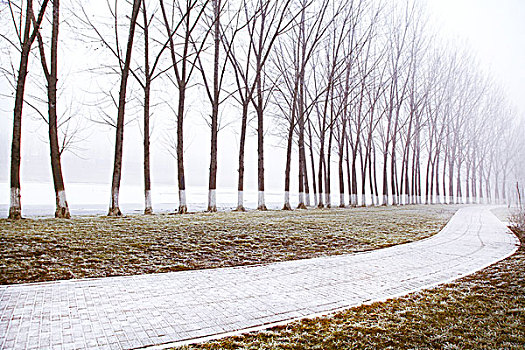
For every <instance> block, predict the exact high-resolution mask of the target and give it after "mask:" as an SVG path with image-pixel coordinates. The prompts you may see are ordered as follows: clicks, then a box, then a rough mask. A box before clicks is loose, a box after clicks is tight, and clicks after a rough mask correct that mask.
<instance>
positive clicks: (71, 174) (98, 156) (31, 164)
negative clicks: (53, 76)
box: [0, 0, 525, 215]
mask: <svg viewBox="0 0 525 350" xmlns="http://www.w3.org/2000/svg"><path fill="white" fill-rule="evenodd" d="M425 4H426V12H427V14H428V15H429V18H430V23H429V24H430V27H431V28H432V30H433V31H435V32H437V33H439V36H440V38H442V39H444V40H445V41H450V42H452V43H454V44H455V45H458V46H459V47H462V48H464V49H465V48H466V49H469V48H470V49H471V50H472V52H473V53H474V55H475V56H476V57H477V58H478V60H479V62H480V65H481V66H482V67H483V68H484V69H485V70H486V71H487V72H488V73H489V74H490V75H492V76H493V77H494V78H495V81H496V83H497V84H499V85H501V86H502V87H503V88H504V89H505V92H506V95H507V96H508V97H509V99H510V100H511V102H512V103H513V104H514V105H515V106H516V107H517V108H518V109H519V114H520V115H522V116H523V114H524V111H525V99H524V98H523V91H525V65H524V64H523V62H525V34H524V33H525V21H524V20H523V19H524V18H525V3H524V2H523V1H520V0H502V1H498V2H495V1H490V0H480V1H475V0H427V1H425ZM88 8H89V9H90V10H92V11H94V13H96V12H97V11H99V12H100V13H103V12H104V11H106V10H107V9H106V5H105V2H104V1H98V0H97V1H90V2H89V6H88ZM62 18H63V20H65V21H69V22H74V20H75V19H74V16H72V15H71V14H68V12H67V6H64V11H63V12H62ZM60 36H61V37H60V38H61V41H62V42H63V43H62V44H61V45H60V49H59V50H60V55H61V56H60V61H61V63H62V64H63V65H64V66H63V67H62V69H61V76H62V79H61V80H60V81H59V86H60V87H61V89H62V90H63V91H67V92H64V95H63V96H61V97H60V99H59V101H60V103H61V106H59V108H60V109H59V113H69V114H74V118H73V119H72V121H71V128H77V129H78V132H77V134H76V141H75V142H74V143H73V144H72V145H71V147H70V149H69V150H68V151H66V152H65V153H64V154H63V156H62V164H63V172H64V180H65V186H66V191H67V194H68V202H69V204H70V206H71V207H72V211H73V213H74V209H75V207H76V208H80V207H85V206H89V205H94V206H96V207H97V208H98V207H101V208H103V210H105V209H106V205H107V202H108V201H109V197H110V183H111V174H112V170H113V167H112V165H113V154H114V138H115V135H114V133H115V131H114V129H113V128H112V127H109V126H107V125H103V124H100V123H98V122H99V121H101V113H105V112H107V113H108V114H113V115H116V108H114V107H113V106H111V105H110V104H107V102H104V101H103V98H102V97H101V95H100V91H101V90H104V89H105V87H106V86H107V84H109V85H111V84H112V83H115V82H114V81H115V80H116V79H113V81H112V80H111V79H110V78H111V76H108V77H104V76H103V75H101V74H98V73H96V74H93V73H92V72H91V69H92V68H94V67H96V66H97V65H99V64H100V63H102V62H105V60H106V59H107V60H113V58H112V56H111V55H110V54H109V53H108V52H105V51H104V50H105V49H104V48H102V47H98V48H97V45H96V44H92V43H89V42H85V41H83V40H81V38H80V36H79V34H78V33H75V31H74V30H72V29H71V27H69V26H67V25H64V26H62V28H61V34H60ZM99 46H100V45H99ZM35 52H36V51H35ZM8 59H9V57H8V55H6V53H5V51H4V52H2V54H1V55H0V60H1V61H0V64H1V65H2V66H4V65H6V64H8V61H7V60H8ZM31 60H32V63H31V66H30V74H31V71H39V72H38V74H40V70H41V68H40V67H39V64H40V63H39V62H38V60H37V59H35V58H34V57H33V58H32V59H31ZM194 80H199V77H197V78H195V79H194ZM30 82H31V80H29V81H28V85H30V84H31V83H30ZM117 83H118V80H117ZM130 83H131V87H130V93H129V96H131V97H132V96H133V94H134V92H133V89H135V92H136V90H137V86H136V83H135V82H132V79H130ZM133 84H135V87H133ZM163 84H166V83H165V82H162V81H161V82H157V83H156V84H155V85H154V91H155V92H154V93H157V94H159V95H161V99H164V100H166V101H169V100H170V98H171V96H173V100H175V99H176V98H175V94H176V89H175V88H174V87H173V86H169V87H168V86H167V85H166V86H164V85H163ZM164 87H167V89H165V88H164ZM0 91H1V93H2V96H3V97H2V98H0V206H1V210H2V211H5V212H7V205H8V203H9V186H8V182H9V160H10V145H11V132H12V114H13V112H12V109H13V99H10V98H7V97H5V96H4V95H6V94H7V95H9V94H11V95H12V93H13V90H12V89H11V87H10V86H9V84H8V83H7V82H6V80H5V79H1V80H0ZM28 93H29V94H32V95H34V96H38V95H40V96H41V98H45V91H44V90H43V89H42V87H39V86H31V87H29V89H28ZM66 94H67V95H66ZM136 94H138V93H136ZM189 94H190V101H189V104H188V108H187V118H186V119H185V126H184V128H185V136H184V137H185V171H186V181H187V188H188V201H189V206H190V209H202V208H205V203H206V191H207V183H208V174H209V157H210V154H209V148H210V139H209V132H210V131H209V127H208V125H207V115H208V114H209V113H210V109H211V107H210V105H209V102H208V100H207V99H206V97H205V92H204V90H203V87H202V86H199V85H197V86H194V87H192V88H191V89H190V93H189ZM137 98H138V97H137ZM44 108H45V105H44ZM43 111H44V112H45V109H43ZM220 113H221V124H222V129H221V131H220V132H219V139H218V143H219V153H218V177H217V180H218V181H217V189H218V194H217V202H218V205H219V206H225V205H230V203H231V206H234V205H235V200H236V186H237V162H238V160H237V157H238V147H239V146H238V142H239V141H238V139H239V135H238V134H239V130H240V110H239V109H238V108H237V107H235V106H232V105H229V104H228V103H226V104H224V105H222V106H221V112H220ZM252 113H253V112H252ZM141 116H142V110H141V108H139V106H138V105H137V104H135V105H134V104H133V102H131V103H130V105H129V107H128V108H127V111H126V121H127V123H128V124H127V126H126V130H125V136H124V163H123V176H122V186H121V202H122V203H123V206H124V208H126V203H127V204H130V203H133V204H135V205H134V206H133V205H132V206H129V208H135V207H136V208H137V209H140V208H141V206H142V201H143V188H142V184H143V175H142V174H143V168H142V166H143V165H142V140H141V137H142V134H141V128H140V123H141V119H140V118H141ZM252 116H253V115H252ZM97 121H98V122H97ZM152 124H153V127H152V135H151V137H152V140H151V141H152V142H151V147H152V148H151V157H152V158H151V175H152V190H153V203H154V209H155V210H156V211H157V210H163V209H165V210H173V209H174V208H175V206H174V205H172V204H173V203H177V201H178V200H177V192H176V191H177V185H176V166H175V165H176V162H175V158H174V157H173V155H172V154H171V152H170V149H171V147H172V140H170V136H169V135H170V134H171V135H173V138H174V137H175V136H174V135H175V118H174V116H173V113H172V112H171V111H170V110H169V108H166V106H157V107H154V108H153V113H152ZM276 125H277V123H275V122H273V121H272V115H271V112H270V113H269V114H268V118H265V126H266V130H267V132H266V138H265V154H266V157H265V158H266V159H265V171H266V176H265V183H266V192H267V197H268V198H267V202H268V206H269V207H270V208H272V207H278V206H279V205H280V204H281V201H282V198H281V197H282V191H283V186H284V176H283V173H284V166H285V154H286V150H285V141H284V140H283V139H281V137H279V136H278V134H279V132H281V130H278V129H277V127H276ZM256 147H257V140H256V137H255V123H252V124H251V127H249V129H248V138H247V144H246V159H245V171H246V173H245V192H246V194H245V198H246V202H247V203H246V206H247V207H248V208H250V207H251V208H253V207H255V204H254V203H256V199H257V151H256ZM294 157H296V154H295V155H294ZM334 160H335V159H334ZM335 175H336V174H334V176H335ZM21 179H22V202H23V205H24V206H26V205H29V206H31V205H37V206H38V205H40V206H41V205H44V206H46V207H53V206H54V200H55V197H54V191H53V183H52V177H51V169H50V164H49V147H48V141H47V125H46V124H45V123H44V122H43V121H42V119H41V117H40V116H38V114H37V113H35V111H34V110H33V109H32V108H31V107H30V106H27V105H25V106H24V118H23V131H22V165H21ZM291 179H292V183H291V188H292V189H293V192H292V203H294V202H296V198H295V196H294V193H296V188H297V167H295V166H294V167H292V173H291ZM332 187H333V191H334V193H335V192H336V188H337V181H332ZM199 203H202V208H201V207H200V206H199ZM49 213H51V211H50V212H49ZM0 215H4V213H0Z"/></svg>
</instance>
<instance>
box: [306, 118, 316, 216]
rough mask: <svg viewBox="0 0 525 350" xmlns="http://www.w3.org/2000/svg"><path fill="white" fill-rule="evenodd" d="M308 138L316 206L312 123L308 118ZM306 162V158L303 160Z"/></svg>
mask: <svg viewBox="0 0 525 350" xmlns="http://www.w3.org/2000/svg"><path fill="white" fill-rule="evenodd" d="M308 138H309V141H310V142H309V145H308V146H309V147H308V148H309V150H310V165H311V166H312V184H313V193H314V196H313V197H314V205H315V206H316V207H317V205H318V200H317V193H318V192H317V183H316V181H315V161H314V147H313V140H312V123H311V122H310V120H308ZM305 162H306V160H305Z"/></svg>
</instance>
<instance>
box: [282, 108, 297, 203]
mask: <svg viewBox="0 0 525 350" xmlns="http://www.w3.org/2000/svg"><path fill="white" fill-rule="evenodd" d="M294 123H295V107H292V115H291V116H290V126H289V128H288V141H287V144H286V168H285V170H284V205H283V210H292V206H291V205H290V171H291V166H292V145H293V131H294Z"/></svg>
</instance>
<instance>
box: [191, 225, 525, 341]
mask: <svg viewBox="0 0 525 350" xmlns="http://www.w3.org/2000/svg"><path fill="white" fill-rule="evenodd" d="M519 235H521V237H520V238H521V242H522V244H521V248H520V249H519V250H518V252H516V254H514V255H513V256H511V257H509V258H507V259H505V260H503V261H501V262H499V263H497V264H495V265H492V266H490V267H488V268H486V269H484V270H482V271H479V272H477V273H475V274H473V275H470V276H467V277H464V278H462V279H459V280H457V281H455V282H453V283H449V284H446V285H443V286H440V287H437V288H434V289H431V290H426V291H421V292H418V293H413V294H410V295H408V296H406V297H404V298H397V299H393V300H388V301H386V302H382V303H374V304H372V305H365V306H361V307H357V308H353V309H350V310H347V311H344V312H340V313H337V314H335V315H333V316H329V317H321V318H316V319H307V320H302V321H298V322H294V323H291V324H289V325H287V326H282V327H275V328H271V329H268V330H266V331H261V332H258V333H250V334H247V335H244V336H237V337H230V338H224V339H221V340H218V341H215V342H210V343H205V344H200V345H195V346H192V347H184V349H525V237H524V235H523V232H521V233H519Z"/></svg>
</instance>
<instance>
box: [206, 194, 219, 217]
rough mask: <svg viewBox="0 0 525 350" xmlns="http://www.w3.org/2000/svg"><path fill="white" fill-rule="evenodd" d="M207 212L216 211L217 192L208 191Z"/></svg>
mask: <svg viewBox="0 0 525 350" xmlns="http://www.w3.org/2000/svg"><path fill="white" fill-rule="evenodd" d="M208 211H209V212H212V213H214V212H216V211H217V191H216V190H209V191H208Z"/></svg>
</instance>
